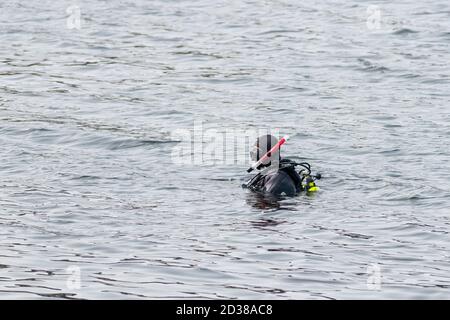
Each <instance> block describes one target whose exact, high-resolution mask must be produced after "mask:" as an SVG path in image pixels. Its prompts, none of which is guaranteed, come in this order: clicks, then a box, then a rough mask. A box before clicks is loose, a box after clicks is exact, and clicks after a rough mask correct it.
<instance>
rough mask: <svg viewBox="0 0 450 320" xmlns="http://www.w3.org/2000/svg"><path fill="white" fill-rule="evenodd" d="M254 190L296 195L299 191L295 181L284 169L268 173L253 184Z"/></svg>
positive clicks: (280, 194)
mask: <svg viewBox="0 0 450 320" xmlns="http://www.w3.org/2000/svg"><path fill="white" fill-rule="evenodd" d="M251 187H252V189H253V190H255V191H258V192H262V193H270V194H272V195H275V196H289V197H292V196H295V195H296V193H297V189H296V186H295V184H294V181H293V180H292V178H291V177H290V176H289V174H288V173H286V172H285V171H284V170H277V171H273V172H270V173H267V174H265V175H263V176H262V177H261V179H258V181H256V183H255V184H254V185H253V186H251Z"/></svg>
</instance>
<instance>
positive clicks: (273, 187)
mask: <svg viewBox="0 0 450 320" xmlns="http://www.w3.org/2000/svg"><path fill="white" fill-rule="evenodd" d="M287 139H288V137H284V138H282V139H280V140H279V141H278V139H277V138H275V137H274V136H272V135H269V134H268V135H263V136H261V137H259V138H258V139H257V140H256V142H255V144H254V145H253V149H252V150H251V151H250V156H251V159H252V160H253V161H254V164H253V165H252V167H251V168H249V169H248V170H247V172H251V171H253V170H254V169H256V170H259V171H260V172H259V173H258V174H257V175H255V176H254V177H253V178H251V179H250V180H249V181H248V182H247V183H245V184H244V185H242V187H244V188H248V189H250V190H252V191H255V192H257V193H260V194H264V195H271V196H276V197H279V196H289V197H292V196H295V195H297V194H299V193H300V192H302V191H306V192H309V193H311V192H315V191H318V190H319V188H318V187H317V186H316V184H315V180H319V179H320V178H321V175H320V174H319V173H318V174H316V175H311V166H310V165H309V163H306V162H301V163H297V162H295V161H292V160H290V159H282V158H281V155H280V147H281V145H283V144H284V143H285V142H286V141H287ZM297 166H299V167H301V168H302V169H301V170H300V171H298V172H297V171H296V169H295V168H296V167H297Z"/></svg>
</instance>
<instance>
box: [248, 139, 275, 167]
mask: <svg viewBox="0 0 450 320" xmlns="http://www.w3.org/2000/svg"><path fill="white" fill-rule="evenodd" d="M277 143H278V139H277V138H275V137H274V136H272V135H270V134H265V135H262V136H260V137H259V138H258V139H256V142H255V144H254V145H253V148H252V150H251V151H250V157H251V159H252V161H254V162H256V161H259V159H261V158H262V157H263V156H264V155H265V154H266V153H267V152H268V151H270V150H271V149H272V148H273V147H274V146H275V145H276V144H277ZM280 159H281V156H280V149H278V150H276V151H275V152H273V153H272V154H271V155H270V157H269V158H268V159H267V160H265V161H264V162H263V164H262V165H261V166H260V167H258V169H261V168H265V167H269V166H276V168H278V166H279V162H280Z"/></svg>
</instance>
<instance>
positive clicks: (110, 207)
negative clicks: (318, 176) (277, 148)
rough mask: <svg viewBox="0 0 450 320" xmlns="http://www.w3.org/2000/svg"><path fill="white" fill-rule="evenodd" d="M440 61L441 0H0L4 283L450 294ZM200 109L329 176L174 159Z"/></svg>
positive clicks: (188, 294)
mask: <svg viewBox="0 0 450 320" xmlns="http://www.w3.org/2000/svg"><path fill="white" fill-rule="evenodd" d="M369 5H372V7H370V8H369ZM373 6H376V7H373ZM78 9H79V11H80V17H81V22H80V25H77V24H76V23H77V19H75V20H73V19H72V18H73V14H74V13H76V12H77V10H78ZM66 10H68V11H66ZM75 18H76V17H75ZM74 21H75V25H74V24H73V23H74ZM77 27H80V28H79V29H78V28H77ZM449 61H450V5H449V3H448V1H444V0H434V1H428V2H424V3H420V2H417V1H412V0H408V1H406V0H405V1H402V2H401V3H397V4H393V3H391V2H389V1H373V2H370V3H369V2H366V1H332V2H329V3H328V2H326V3H325V2H323V1H306V2H305V1H294V0H276V1H264V0H261V1H250V0H246V1H222V0H219V1H211V0H199V1H182V0H178V1H167V0H164V1H144V0H139V1H119V0H114V1H98V0H95V1H94V0H84V1H81V0H80V1H50V0H41V1H28V2H23V1H18V0H8V1H3V2H2V3H1V4H0V298H6V299H13V298H27V299H35V298H75V299H109V298H112V299H129V298H148V299H150V298H169V299H170V298H213V299H215V298H230V299H234V298H247V299H287V298H288V299H304V298H306V299H345V298H355V299H365V298H375V299H385V298H387V299H390V298H401V299H409V298H420V299H432V298H441V299H448V298H450V295H449V292H450V291H449V286H450V275H449V274H450V263H449V259H450V253H449V252H450V250H449V246H450V237H449V230H450V218H449V209H450V183H449V180H450V172H449V171H450V170H449V147H448V143H449V138H450V124H449V121H450V112H449V107H450V90H449V89H450V67H449ZM196 122H202V123H204V125H205V127H207V128H209V129H216V130H218V131H221V130H225V129H227V128H231V129H236V128H238V129H239V130H247V129H248V130H252V129H255V128H260V127H270V128H279V129H280V131H281V133H282V134H289V135H290V136H291V140H290V141H289V142H288V143H287V144H286V146H285V147H284V148H283V155H286V156H291V157H294V158H298V159H302V160H306V161H309V162H310V163H311V164H312V166H313V168H314V169H315V170H316V171H320V172H321V173H322V175H323V179H322V180H321V181H320V182H319V185H320V187H321V191H320V192H319V193H318V194H316V195H314V196H306V195H301V196H299V197H296V198H292V199H286V200H283V201H280V202H276V203H266V202H264V201H262V200H261V199H259V198H257V197H255V196H254V195H253V194H251V193H249V192H248V191H246V190H243V189H242V188H241V184H242V183H243V181H245V179H247V178H248V175H247V174H246V173H245V169H246V168H247V165H246V164H244V163H237V164H235V165H232V164H229V163H227V164H225V163H216V164H215V165H206V164H191V165H189V164H186V165H177V164H174V161H173V157H172V156H171V155H172V153H173V150H174V148H175V147H176V146H177V145H178V144H179V141H178V140H177V139H176V138H174V135H173V133H174V132H175V131H176V130H179V129H180V128H184V129H192V128H193V126H194V124H195V123H196Z"/></svg>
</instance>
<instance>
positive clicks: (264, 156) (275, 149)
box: [247, 136, 289, 173]
mask: <svg viewBox="0 0 450 320" xmlns="http://www.w3.org/2000/svg"><path fill="white" fill-rule="evenodd" d="M288 139H289V136H284V137H283V138H281V139H280V141H278V143H277V144H276V145H274V146H273V147H272V149H270V150H269V151H267V153H266V154H265V155H263V156H262V157H261V158H260V159H259V160H258V161H256V162H255V163H254V164H252V166H251V167H250V168H248V169H247V172H248V173H250V172H252V171H253V170H255V169H256V168H258V167H259V166H260V165H261V164H262V163H263V162H264V161H266V160H268V159H269V158H270V156H271V155H272V153H274V152H276V151H277V150H278V149H280V148H281V146H282V145H283V144H284V143H285V142H286V141H287V140H288Z"/></svg>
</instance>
